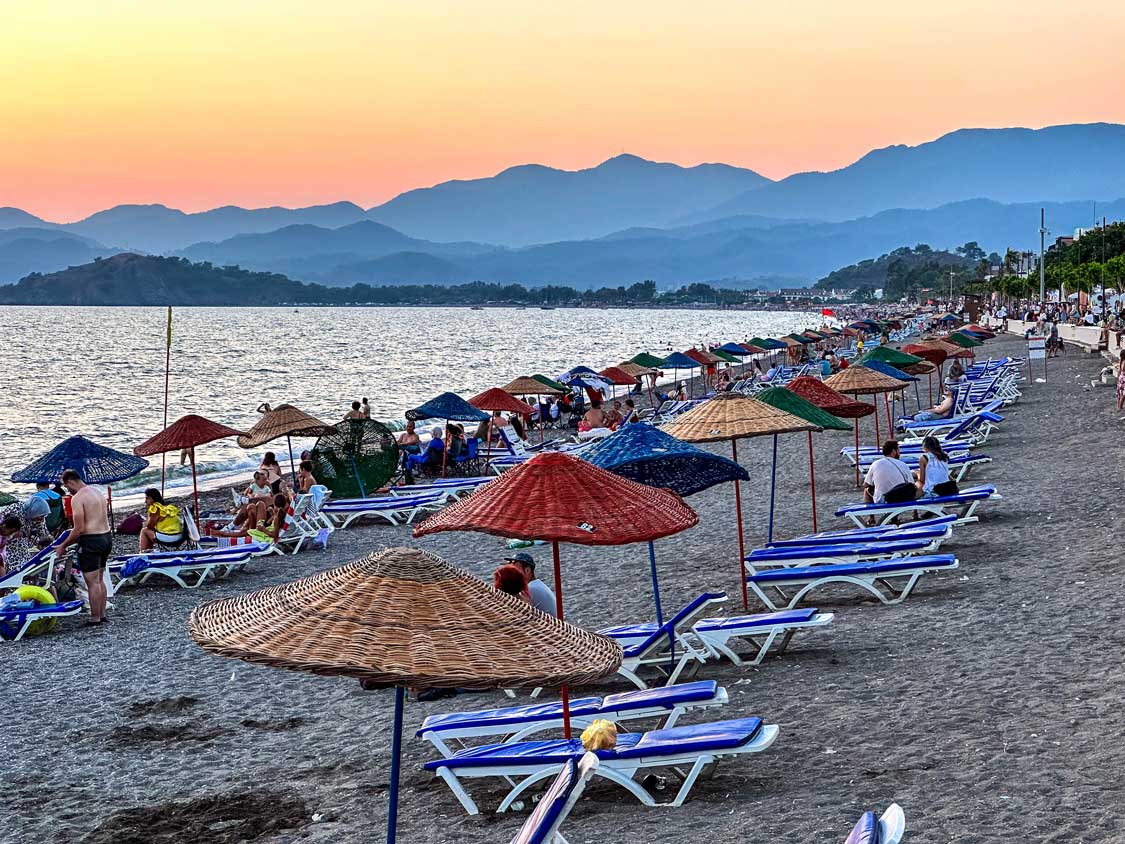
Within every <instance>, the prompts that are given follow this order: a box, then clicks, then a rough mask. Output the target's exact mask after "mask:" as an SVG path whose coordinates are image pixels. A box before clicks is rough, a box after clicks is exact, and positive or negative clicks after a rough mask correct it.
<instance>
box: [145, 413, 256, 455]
mask: <svg viewBox="0 0 1125 844" xmlns="http://www.w3.org/2000/svg"><path fill="white" fill-rule="evenodd" d="M242 436H247V435H246V434H245V433H244V432H243V431H236V430H235V429H234V428H228V427H227V426H226V425H220V424H219V423H218V422H212V421H211V420H210V419H206V418H204V417H203V416H197V415H196V414H194V413H189V414H188V415H187V416H181V417H180V418H179V419H177V420H176V421H175V422H173V423H172V424H171V425H169V426H168V427H167V428H165V429H164V430H163V431H161V432H160V433H159V434H157V435H156V436H154V437H150V438H149V439H147V440H145V441H144V442H143V443H141V444H140V445H139V446H137V447H136V448H134V449H133V454H135V455H137V456H138V457H148V456H150V455H153V454H162V453H164V452H168V451H182V450H183V449H191V448H195V447H196V446H200V445H204V444H205V443H209V442H213V441H215V440H222V439H226V438H227V437H242Z"/></svg>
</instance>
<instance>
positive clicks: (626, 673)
mask: <svg viewBox="0 0 1125 844" xmlns="http://www.w3.org/2000/svg"><path fill="white" fill-rule="evenodd" d="M617 673H618V674H620V675H621V676H622V677H624V678H625V679H626V680H628V681H629V682H630V683H632V684H633V685H634V686H636V687H637V688H638V689H640V690H641V691H642V692H643V691H644V690H645V689H647V688H648V683H646V682H645V681H644V680H642V679H641V678H640V677H638V676H637V675H636V674H635V673H634V672H633V671H630V670H629V669H628V668H626V667H625V666H624V665H622V666H621V667H620V668H618V669H617ZM513 697H514V695H513Z"/></svg>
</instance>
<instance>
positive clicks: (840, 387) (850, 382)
mask: <svg viewBox="0 0 1125 844" xmlns="http://www.w3.org/2000/svg"><path fill="white" fill-rule="evenodd" d="M824 383H825V384H827V385H828V386H829V387H831V388H832V389H833V390H835V391H836V392H838V393H852V394H853V395H867V394H871V393H890V392H894V391H895V390H901V389H902V382H901V381H899V380H898V379H897V378H892V377H891V376H890V375H884V374H883V373H882V372H876V371H875V370H874V369H871V368H870V367H866V366H849V367H848V368H847V369H841V370H840V371H839V372H837V373H836V374H835V375H832V376H829V377H828V378H825V379H824Z"/></svg>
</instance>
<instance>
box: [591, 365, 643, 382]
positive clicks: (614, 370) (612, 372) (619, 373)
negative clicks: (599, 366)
mask: <svg viewBox="0 0 1125 844" xmlns="http://www.w3.org/2000/svg"><path fill="white" fill-rule="evenodd" d="M598 375H600V376H601V377H602V378H605V379H607V380H608V381H609V383H610V384H616V385H618V386H619V387H632V386H633V385H634V384H636V383H637V377H636V376H635V375H630V374H629V373H628V372H626V371H625V370H623V369H621V367H619V366H607V367H606V368H605V369H603V370H602V371H601V372H599V373H598Z"/></svg>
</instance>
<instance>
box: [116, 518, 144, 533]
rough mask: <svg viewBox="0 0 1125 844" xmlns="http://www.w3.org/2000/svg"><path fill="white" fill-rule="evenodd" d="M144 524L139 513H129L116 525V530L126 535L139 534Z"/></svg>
mask: <svg viewBox="0 0 1125 844" xmlns="http://www.w3.org/2000/svg"><path fill="white" fill-rule="evenodd" d="M144 524H145V520H144V519H142V518H141V514H140V513H130V514H129V515H128V516H126V517H125V518H124V519H122V520H121V524H119V525H118V526H117V532H118V533H123V534H125V535H126V536H139V535H140V532H141V528H142V527H144Z"/></svg>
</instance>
